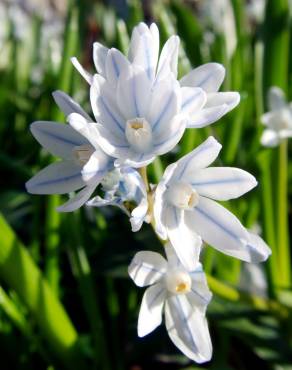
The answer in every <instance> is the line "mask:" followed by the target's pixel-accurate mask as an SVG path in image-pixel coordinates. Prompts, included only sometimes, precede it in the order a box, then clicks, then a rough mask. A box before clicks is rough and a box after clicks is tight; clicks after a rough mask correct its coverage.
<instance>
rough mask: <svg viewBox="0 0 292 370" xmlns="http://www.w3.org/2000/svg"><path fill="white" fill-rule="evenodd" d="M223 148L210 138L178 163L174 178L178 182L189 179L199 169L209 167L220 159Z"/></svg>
mask: <svg viewBox="0 0 292 370" xmlns="http://www.w3.org/2000/svg"><path fill="white" fill-rule="evenodd" d="M221 148H222V145H221V144H220V143H219V142H218V141H217V140H216V139H214V137H213V136H209V137H208V139H207V140H205V141H204V142H203V143H202V144H201V145H199V146H198V147H197V148H196V149H194V150H193V151H191V152H190V153H189V154H187V155H185V156H184V157H182V158H181V159H180V160H179V161H178V162H177V166H176V169H175V171H174V174H173V177H174V178H176V179H178V180H181V179H182V178H188V177H189V176H190V175H191V174H192V173H194V172H195V171H197V170H198V169H202V168H205V167H207V166H209V165H210V164H211V163H212V162H214V161H215V159H216V158H217V157H218V154H219V152H220V150H221Z"/></svg>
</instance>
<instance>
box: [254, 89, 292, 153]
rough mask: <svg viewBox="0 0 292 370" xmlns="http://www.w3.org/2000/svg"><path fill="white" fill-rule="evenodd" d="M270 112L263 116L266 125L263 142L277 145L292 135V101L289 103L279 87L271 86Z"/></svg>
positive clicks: (269, 97) (269, 145)
mask: <svg viewBox="0 0 292 370" xmlns="http://www.w3.org/2000/svg"><path fill="white" fill-rule="evenodd" d="M268 108H269V112H267V113H265V114H263V115H262V117H261V121H262V124H263V125H264V126H265V129H264V131H263V134H262V137H261V144H262V145H264V146H266V147H275V146H277V145H279V144H280V142H281V141H283V140H285V139H287V138H290V137H292V103H287V101H286V98H285V95H284V92H283V91H282V90H281V89H280V88H279V87H275V86H273V87H271V88H270V89H269V92H268Z"/></svg>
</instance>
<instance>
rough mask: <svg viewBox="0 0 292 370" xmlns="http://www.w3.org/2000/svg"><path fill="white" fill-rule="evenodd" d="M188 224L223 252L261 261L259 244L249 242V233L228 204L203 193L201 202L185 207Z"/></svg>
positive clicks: (247, 260)
mask: <svg viewBox="0 0 292 370" xmlns="http://www.w3.org/2000/svg"><path fill="white" fill-rule="evenodd" d="M185 221H186V224H187V225H188V227H189V228H191V229H192V230H194V231H195V232H197V233H198V235H200V236H201V238H202V239H203V240H204V241H205V242H206V243H208V244H210V245H211V246H213V247H214V248H216V249H218V250H219V251H220V252H222V253H225V254H227V255H229V256H232V257H235V258H238V259H240V260H243V261H246V262H259V255H258V253H257V250H256V248H253V247H251V245H250V244H249V234H248V232H247V230H246V229H245V228H244V227H243V226H242V225H241V223H240V222H239V220H238V219H237V218H236V217H235V216H234V215H233V214H232V213H231V212H230V211H228V210H227V209H226V208H224V207H223V206H221V205H220V204H218V203H216V202H214V201H213V200H211V199H208V198H204V197H200V199H199V204H198V205H197V206H196V207H195V208H194V209H193V210H192V211H186V214H185Z"/></svg>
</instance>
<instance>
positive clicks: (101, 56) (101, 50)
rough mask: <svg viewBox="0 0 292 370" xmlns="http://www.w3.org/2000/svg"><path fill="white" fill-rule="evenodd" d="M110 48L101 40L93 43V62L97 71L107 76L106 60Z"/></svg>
mask: <svg viewBox="0 0 292 370" xmlns="http://www.w3.org/2000/svg"><path fill="white" fill-rule="evenodd" d="M108 51H109V49H108V48H106V47H105V46H103V45H101V44H100V43H99V42H95V43H94V44H93V62H94V66H95V69H96V71H97V72H98V73H99V74H100V75H102V76H103V77H105V61H106V56H107V53H108Z"/></svg>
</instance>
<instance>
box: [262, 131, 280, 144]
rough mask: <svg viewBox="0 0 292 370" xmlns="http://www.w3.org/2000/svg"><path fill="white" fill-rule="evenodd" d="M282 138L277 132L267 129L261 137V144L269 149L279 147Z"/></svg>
mask: <svg viewBox="0 0 292 370" xmlns="http://www.w3.org/2000/svg"><path fill="white" fill-rule="evenodd" d="M279 142H280V138H279V135H278V133H277V132H276V131H274V130H270V129H266V130H264V132H263V134H262V136H261V144H262V145H263V146H267V147H275V146H277V145H279Z"/></svg>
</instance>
